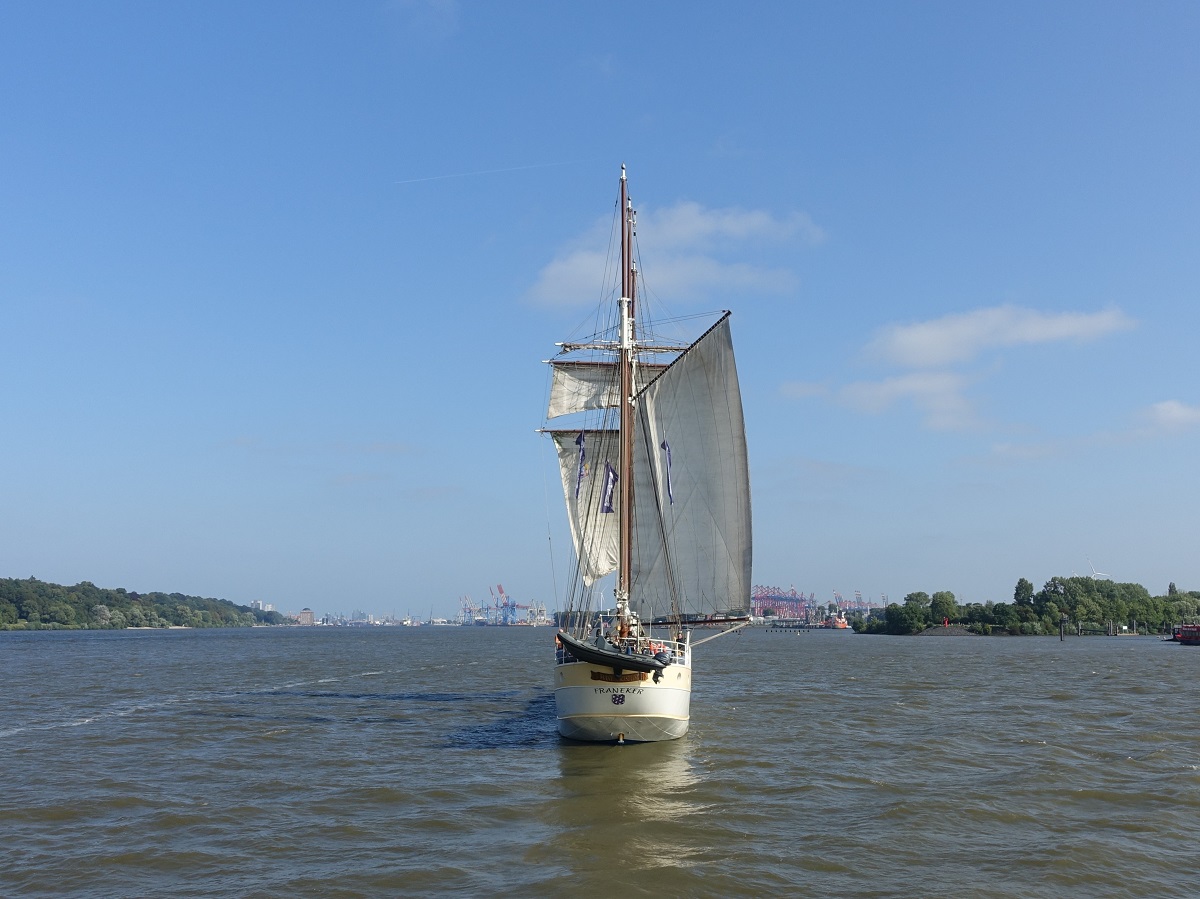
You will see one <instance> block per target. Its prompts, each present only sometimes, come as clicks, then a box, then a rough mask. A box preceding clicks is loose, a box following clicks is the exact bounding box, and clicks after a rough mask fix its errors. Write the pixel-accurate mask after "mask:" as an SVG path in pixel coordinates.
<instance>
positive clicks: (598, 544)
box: [550, 430, 620, 586]
mask: <svg viewBox="0 0 1200 899" xmlns="http://www.w3.org/2000/svg"><path fill="white" fill-rule="evenodd" d="M550 436H551V437H553V438H554V446H555V448H556V449H557V450H558V466H559V471H560V472H561V473H562V483H563V496H564V498H565V500H566V503H567V520H568V521H569V522H570V523H571V537H572V539H573V540H574V542H575V553H576V555H577V556H578V557H579V575H580V577H581V578H582V579H583V582H584V583H585V584H587V585H589V586H590V585H591V584H592V583H593V582H594V581H596V580H597V579H598V578H602V577H604V575H606V574H608V573H610V572H612V571H615V570H616V568H617V557H618V550H617V537H618V523H617V519H618V517H619V516H618V515H617V514H616V512H617V510H618V508H619V505H618V501H617V496H616V493H617V492H616V491H614V490H613V489H611V488H612V486H614V482H613V480H612V478H613V477H614V475H615V470H614V469H612V467H611V466H613V465H615V464H616V461H617V458H618V455H619V453H620V449H619V445H620V441H619V439H618V436H617V432H616V431H614V430H595V431H551V432H550ZM606 488H609V489H607V490H606ZM606 508H608V509H611V510H612V511H611V512H606V511H604V509H606Z"/></svg>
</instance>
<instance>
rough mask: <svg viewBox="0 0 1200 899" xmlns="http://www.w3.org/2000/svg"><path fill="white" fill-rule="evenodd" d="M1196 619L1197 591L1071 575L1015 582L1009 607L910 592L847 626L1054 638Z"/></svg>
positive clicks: (1199, 609)
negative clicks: (1064, 632)
mask: <svg viewBox="0 0 1200 899" xmlns="http://www.w3.org/2000/svg"><path fill="white" fill-rule="evenodd" d="M1197 615H1200V591H1198V590H1192V591H1188V592H1181V591H1179V590H1177V589H1176V587H1175V584H1174V583H1172V584H1171V585H1170V586H1169V587H1168V588H1167V592H1166V593H1165V594H1164V595H1162V596H1151V595H1150V591H1148V590H1147V589H1146V588H1145V587H1143V586H1142V585H1141V584H1119V583H1116V582H1114V581H1109V580H1098V579H1096V578H1091V577H1078V576H1076V577H1053V578H1051V579H1050V580H1048V581H1046V583H1045V585H1044V586H1043V587H1042V589H1041V590H1039V591H1037V592H1034V589H1033V584H1032V583H1030V582H1029V581H1028V580H1026V579H1025V578H1021V579H1020V580H1018V581H1017V585H1016V588H1015V589H1014V590H1013V601H1012V602H1011V603H1005V602H997V603H993V602H985V603H977V602H975V603H964V604H962V605H959V604H958V602H957V601H956V599H955V597H954V594H953V593H951V592H950V591H948V590H941V591H938V592H937V593H934V594H933V595H932V596H930V595H929V594H928V593H923V592H917V593H910V594H908V595H907V596H906V597H904V602H903V603H891V604H889V605H888V606H887V608H885V609H884V610H883V614H882V615H878V614H875V615H871V616H870V617H865V616H862V615H858V616H855V617H854V618H852V619H851V623H852V624H853V626H854V629H855V630H856V631H860V632H862V633H868V634H915V633H918V632H920V631H922V630H925V628H928V627H935V626H937V625H941V624H943V623H949V624H957V625H961V626H964V627H966V628H968V629H969V630H971V631H973V632H974V633H977V634H1014V635H1020V634H1028V635H1037V634H1057V633H1058V632H1059V627H1060V626H1065V627H1067V628H1068V629H1069V630H1070V632H1071V633H1104V632H1106V630H1107V628H1108V627H1109V626H1110V625H1115V626H1117V627H1121V626H1127V627H1129V628H1131V629H1132V628H1133V627H1136V628H1137V630H1138V631H1139V632H1140V633H1147V634H1154V633H1163V632H1166V631H1167V630H1168V629H1169V628H1170V627H1171V626H1172V625H1174V624H1177V623H1179V622H1181V621H1187V620H1189V619H1192V618H1195V617H1196V616H1197ZM1064 616H1065V620H1064Z"/></svg>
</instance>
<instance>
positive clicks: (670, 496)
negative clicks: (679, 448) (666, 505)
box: [659, 440, 675, 506]
mask: <svg viewBox="0 0 1200 899" xmlns="http://www.w3.org/2000/svg"><path fill="white" fill-rule="evenodd" d="M659 446H661V447H662V448H663V449H665V450H666V451H667V499H669V500H670V501H671V505H672V506H673V505H675V491H674V490H673V489H672V488H671V444H669V443H667V441H665V440H664V441H663V442H662V443H660V444H659Z"/></svg>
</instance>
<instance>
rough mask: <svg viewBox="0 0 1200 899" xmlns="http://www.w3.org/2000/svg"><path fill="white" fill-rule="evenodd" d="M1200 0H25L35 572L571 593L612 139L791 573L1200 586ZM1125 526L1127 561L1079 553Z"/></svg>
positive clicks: (5, 537) (380, 600)
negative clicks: (580, 385) (561, 414)
mask: <svg viewBox="0 0 1200 899" xmlns="http://www.w3.org/2000/svg"><path fill="white" fill-rule="evenodd" d="M1198 45H1200V8H1198V7H1197V6H1196V5H1195V4H1189V3H1173V2H1159V3H1153V4H1133V3H1105V2H1086V3H1076V2H1062V3H1055V4H1042V3H1020V2H1017V3H1014V2H1003V3H1000V2H991V3H987V2H985V3H972V4H963V3H937V2H922V3H905V2H898V3H820V2H813V3H790V2H788V3H770V2H764V3H756V4H718V3H686V4H685V3H640V4H599V3H574V4H567V3H557V2H545V3H537V2H528V3H516V2H513V3H483V2H478V3H475V2H465V0H463V2H451V0H443V2H417V0H413V2H395V0H392V2H379V3H367V2H363V3H355V4H327V3H301V2H286V3H285V2H279V3H250V4H245V3H221V2H190V3H189V2H179V3H169V4H161V3H150V2H145V3H123V2H114V3H106V4H94V3H55V2H36V3H25V2H8V3H5V4H3V6H0V334H2V335H3V349H2V350H0V416H2V420H3V422H4V425H5V427H4V432H5V435H4V440H3V449H2V450H0V508H2V509H3V515H0V576H7V577H28V576H30V575H34V576H36V577H39V578H41V579H42V580H47V581H54V582H59V583H68V584H70V583H76V582H78V581H80V580H90V581H93V582H94V583H96V584H98V585H100V586H108V587H115V586H124V587H127V588H129V589H134V590H140V591H149V590H165V591H179V592H183V593H189V594H200V595H205V596H217V597H222V598H227V599H231V600H233V601H235V602H239V603H247V602H250V601H251V600H255V599H261V600H264V601H266V602H274V603H275V604H276V605H277V606H278V607H279V608H280V609H283V610H288V609H298V608H300V607H301V606H310V607H312V608H313V609H315V610H317V611H334V612H336V611H346V612H349V611H350V610H352V609H355V608H358V609H364V610H368V611H374V612H379V613H390V612H397V613H399V614H404V613H406V612H411V613H413V614H419V615H427V614H429V612H431V611H432V612H434V613H436V614H441V615H450V614H453V613H454V612H456V611H457V609H458V599H459V597H461V596H463V595H467V594H470V595H472V596H473V597H474V598H475V599H476V600H479V599H481V598H484V597H486V595H487V590H488V585H489V584H497V583H502V584H503V585H504V586H505V589H506V590H507V591H508V592H509V593H510V594H512V595H513V596H514V598H516V599H517V601H519V602H529V601H531V600H534V599H536V600H540V601H544V602H546V603H547V605H549V606H551V607H553V606H554V604H555V598H554V590H555V582H554V578H553V577H552V575H551V562H550V550H549V549H548V547H550V546H552V547H553V550H554V553H555V557H556V559H557V565H558V572H559V573H558V586H559V588H560V589H561V586H562V580H563V573H564V571H565V554H566V552H567V550H568V543H567V538H566V536H565V522H564V520H563V512H562V510H561V509H560V507H559V503H558V495H559V494H558V490H559V488H558V487H557V486H556V484H555V481H554V478H555V477H556V475H555V473H554V468H553V462H552V459H551V454H550V452H549V450H548V448H547V447H546V446H545V445H544V443H543V441H541V440H540V439H539V438H538V437H537V436H536V435H535V434H534V429H535V428H537V427H538V426H539V425H540V424H541V422H542V409H543V406H542V404H543V401H544V398H545V395H546V383H547V380H546V372H545V370H544V369H545V366H542V365H540V364H539V363H540V361H541V360H543V359H545V358H547V357H548V356H549V355H550V354H551V353H552V351H553V343H554V341H556V340H561V339H563V338H565V337H567V336H568V335H569V334H571V333H572V332H574V331H576V329H577V326H578V325H579V324H580V323H581V322H582V321H584V320H586V319H587V317H588V316H589V315H590V313H591V312H592V311H593V306H594V303H595V300H596V297H597V296H598V295H599V289H600V287H601V286H602V277H603V270H602V268H597V266H596V257H595V252H596V251H597V250H598V249H599V250H602V249H603V239H604V234H605V233H606V231H607V227H608V222H609V215H610V211H611V208H612V204H613V201H614V199H615V196H616V189H617V179H618V175H619V167H620V164H621V163H622V162H624V163H626V164H627V165H628V166H629V173H630V184H631V192H632V195H633V198H634V200H635V202H636V204H637V206H638V208H639V239H640V241H641V246H642V263H643V274H644V277H645V281H646V284H647V287H648V288H649V290H651V291H653V292H654V294H655V295H656V296H657V298H658V299H659V300H660V301H661V302H662V303H663V305H664V306H665V307H666V308H668V309H669V310H670V311H671V312H673V313H675V314H679V315H687V314H691V313H694V312H701V311H711V310H718V309H722V308H728V309H731V310H733V312H734V317H733V332H734V341H735V345H736V347H737V350H738V353H739V366H740V371H741V379H742V392H743V399H744V402H745V407H746V409H745V411H746V418H747V427H748V432H749V443H750V458H751V481H752V487H753V503H754V524H755V562H754V581H755V583H759V584H770V585H780V586H784V587H787V586H791V585H795V587H796V588H797V589H800V590H803V591H805V592H814V593H816V594H817V596H818V598H822V599H828V598H830V597H831V596H832V592H833V591H834V590H838V591H840V592H841V593H842V594H843V595H847V596H848V595H850V594H852V593H853V591H854V590H861V591H862V592H863V594H864V595H865V596H867V597H868V598H872V599H875V600H876V601H877V600H878V597H879V596H880V595H881V594H888V595H889V597H890V598H891V599H893V600H896V599H900V598H901V597H902V596H903V595H904V594H905V593H907V592H910V591H914V590H925V591H927V592H932V591H934V590H943V589H945V590H952V591H954V592H955V594H956V595H957V596H958V598H959V599H960V601H984V600H988V599H991V600H995V601H1010V600H1011V597H1012V591H1013V586H1014V584H1015V582H1016V581H1017V579H1018V578H1020V577H1027V578H1029V579H1030V580H1031V581H1033V582H1034V584H1035V585H1037V586H1039V587H1040V586H1041V584H1042V583H1043V582H1044V581H1045V580H1047V579H1048V578H1050V577H1052V576H1054V575H1062V574H1071V573H1073V572H1077V573H1080V574H1085V573H1089V572H1090V568H1089V565H1090V564H1094V565H1095V567H1096V568H1097V569H1100V570H1101V571H1103V572H1105V573H1108V574H1111V575H1112V577H1113V578H1114V579H1116V580H1121V581H1134V582H1138V583H1142V584H1145V585H1146V586H1147V587H1148V588H1149V589H1150V590H1151V592H1153V593H1162V592H1165V590H1166V587H1167V584H1168V582H1170V581H1174V582H1176V583H1177V584H1178V585H1179V587H1180V588H1182V589H1200V554H1198V553H1197V552H1196V539H1197V528H1196V524H1195V522H1194V521H1193V518H1194V512H1195V509H1196V508H1197V507H1198V506H1200V477H1197V475H1196V467H1197V459H1198V453H1197V438H1198V437H1200V384H1198V379H1197V374H1196V368H1197V361H1196V359H1197V355H1196V348H1195V339H1196V335H1197V334H1200V321H1198V318H1200V303H1198V302H1197V299H1198V298H1197V288H1198V285H1200V252H1197V248H1198V247H1200V174H1198V172H1200V170H1198V168H1197V165H1196V162H1195V160H1196V159H1197V158H1200V124H1198V122H1200V120H1198V118H1197V116H1196V110H1197V109H1200V54H1197V53H1196V50H1195V48H1196V47H1197V46H1198ZM1089 560H1090V561H1089Z"/></svg>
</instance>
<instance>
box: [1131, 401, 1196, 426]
mask: <svg viewBox="0 0 1200 899" xmlns="http://www.w3.org/2000/svg"><path fill="white" fill-rule="evenodd" d="M1143 417H1144V418H1145V420H1146V421H1148V422H1149V423H1150V425H1151V427H1153V428H1154V429H1155V430H1156V431H1160V432H1161V431H1182V430H1185V429H1187V428H1194V427H1196V426H1197V425H1200V406H1189V405H1187V404H1186V403H1181V402H1179V400H1164V401H1163V402H1161V403H1154V404H1153V405H1151V406H1150V407H1149V408H1147V409H1146V410H1145V411H1144V413H1143Z"/></svg>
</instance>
